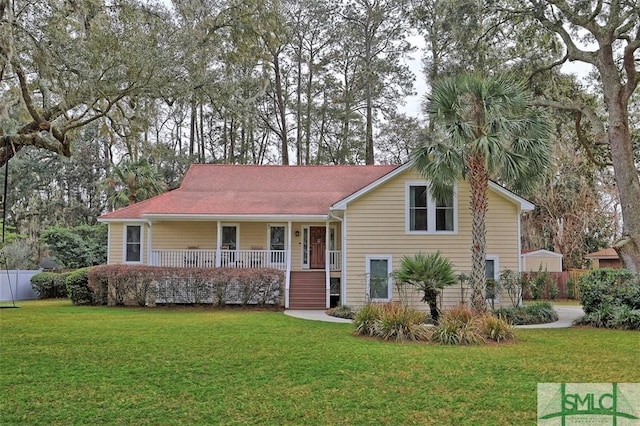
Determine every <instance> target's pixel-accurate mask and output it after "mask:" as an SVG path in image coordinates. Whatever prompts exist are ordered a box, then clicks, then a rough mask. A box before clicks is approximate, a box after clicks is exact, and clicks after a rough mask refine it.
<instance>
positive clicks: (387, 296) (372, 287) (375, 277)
mask: <svg viewBox="0 0 640 426" xmlns="http://www.w3.org/2000/svg"><path fill="white" fill-rule="evenodd" d="M366 260H367V264H366V276H367V294H368V296H369V299H370V300H372V301H378V302H382V301H390V300H391V298H392V297H393V296H392V284H391V283H392V279H391V267H392V264H391V256H367V258H366Z"/></svg>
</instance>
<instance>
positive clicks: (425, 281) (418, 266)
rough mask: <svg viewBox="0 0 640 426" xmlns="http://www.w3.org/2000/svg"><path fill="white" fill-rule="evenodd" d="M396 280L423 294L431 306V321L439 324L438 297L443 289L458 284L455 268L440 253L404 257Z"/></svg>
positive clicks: (423, 298) (396, 274)
mask: <svg viewBox="0 0 640 426" xmlns="http://www.w3.org/2000/svg"><path fill="white" fill-rule="evenodd" d="M395 278H396V279H397V280H398V281H400V282H402V283H405V284H409V285H412V286H414V287H415V288H416V289H418V290H419V291H421V292H422V295H423V296H422V301H423V302H426V303H427V304H428V305H429V310H430V311H431V319H433V322H434V323H436V324H437V323H438V318H439V317H440V311H438V295H439V294H440V290H442V289H443V288H445V287H447V286H450V285H453V284H455V283H456V282H457V278H456V275H455V274H454V273H453V266H452V265H451V262H450V261H449V259H447V258H446V257H444V256H442V253H440V251H437V252H435V253H431V254H429V255H425V254H423V253H418V254H416V255H415V256H413V257H407V256H403V257H402V260H401V262H400V269H398V270H397V271H396V272H395Z"/></svg>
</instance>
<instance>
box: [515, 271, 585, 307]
mask: <svg viewBox="0 0 640 426" xmlns="http://www.w3.org/2000/svg"><path fill="white" fill-rule="evenodd" d="M588 272H589V270H588V269H571V270H569V271H562V272H546V274H548V276H549V281H550V282H554V283H556V285H557V289H558V291H557V294H556V297H555V298H556V299H579V298H580V294H579V290H578V280H579V279H580V277H581V276H582V275H584V274H586V273H588ZM539 274H545V272H523V273H522V278H523V281H524V282H532V281H534V280H535V278H536V277H537V276H538V275H539ZM550 290H551V288H550V286H545V287H544V288H542V289H540V293H539V296H538V299H551V296H552V295H551V294H550ZM523 297H524V299H526V300H531V299H533V294H532V292H531V288H530V286H527V285H525V292H524V295H523Z"/></svg>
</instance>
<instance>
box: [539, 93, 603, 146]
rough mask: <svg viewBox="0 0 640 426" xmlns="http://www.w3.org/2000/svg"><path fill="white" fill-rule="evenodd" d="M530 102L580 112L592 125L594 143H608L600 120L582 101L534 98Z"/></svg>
mask: <svg viewBox="0 0 640 426" xmlns="http://www.w3.org/2000/svg"><path fill="white" fill-rule="evenodd" d="M531 104H532V105H536V106H545V107H551V108H556V109H559V110H564V111H574V112H579V113H580V114H582V115H584V116H585V117H586V118H587V120H588V121H589V123H591V126H592V127H593V131H594V136H595V139H596V142H595V143H596V144H598V145H607V144H608V140H607V134H606V131H605V129H604V125H603V124H602V120H601V119H600V118H599V117H598V116H597V115H596V113H595V112H594V111H593V110H592V109H591V108H589V107H588V106H586V105H584V104H582V103H577V102H568V101H565V102H559V101H553V100H550V99H535V100H533V101H532V102H531Z"/></svg>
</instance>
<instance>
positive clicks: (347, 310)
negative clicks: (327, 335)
mask: <svg viewBox="0 0 640 426" xmlns="http://www.w3.org/2000/svg"><path fill="white" fill-rule="evenodd" d="M327 315H330V316H332V317H336V318H345V319H353V315H354V313H353V309H351V307H350V306H347V305H340V306H336V307H335V308H331V309H328V310H327Z"/></svg>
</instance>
